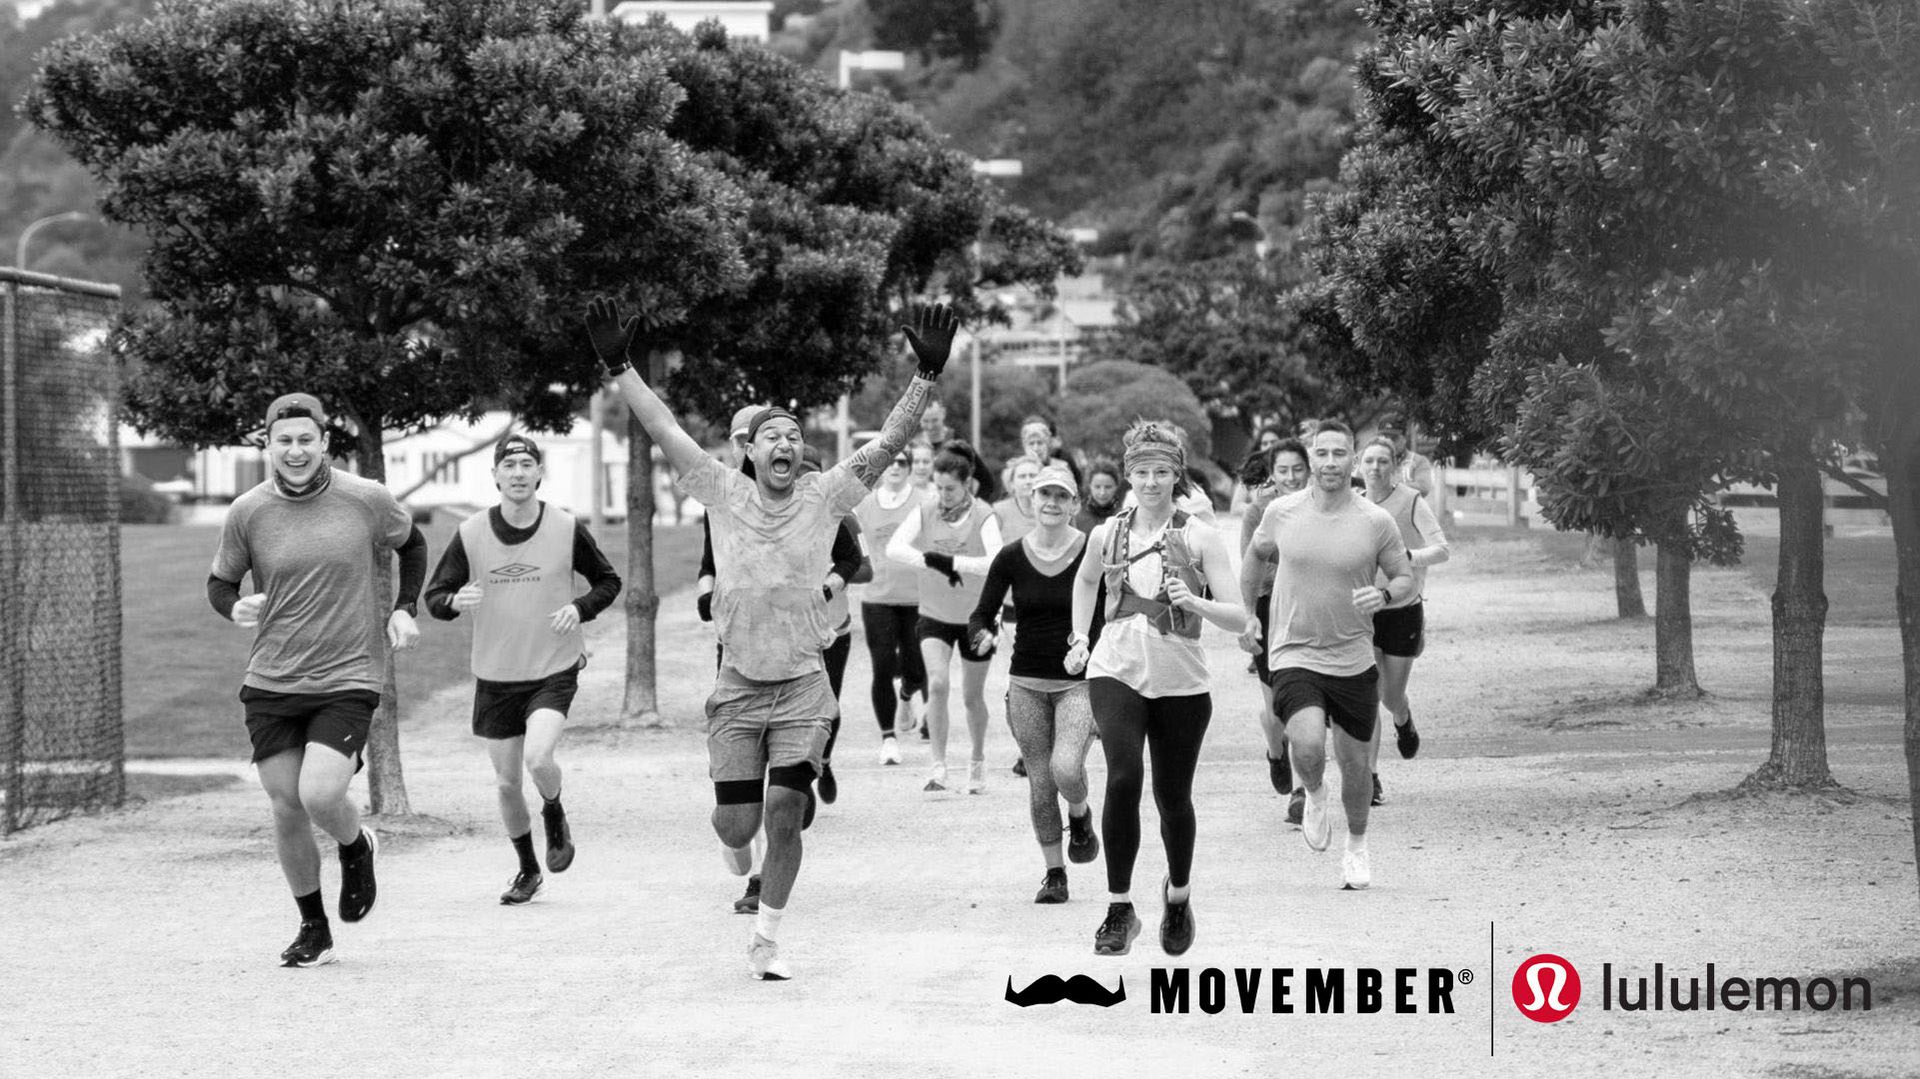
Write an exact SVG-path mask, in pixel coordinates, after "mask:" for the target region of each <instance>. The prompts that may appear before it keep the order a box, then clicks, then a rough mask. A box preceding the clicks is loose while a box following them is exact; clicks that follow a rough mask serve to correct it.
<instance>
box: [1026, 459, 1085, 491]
mask: <svg viewBox="0 0 1920 1079" xmlns="http://www.w3.org/2000/svg"><path fill="white" fill-rule="evenodd" d="M1042 487H1058V488H1059V489H1061V490H1062V491H1065V492H1067V494H1069V495H1071V496H1073V497H1074V498H1078V497H1080V485H1079V484H1076V483H1074V482H1073V473H1071V472H1068V471H1067V470H1066V469H1065V468H1063V467H1062V466H1060V465H1048V466H1047V467H1045V468H1043V469H1041V470H1040V474H1039V475H1038V476H1035V477H1034V478H1033V489H1034V491H1035V492H1036V493H1037V492H1039V490H1040V488H1042Z"/></svg>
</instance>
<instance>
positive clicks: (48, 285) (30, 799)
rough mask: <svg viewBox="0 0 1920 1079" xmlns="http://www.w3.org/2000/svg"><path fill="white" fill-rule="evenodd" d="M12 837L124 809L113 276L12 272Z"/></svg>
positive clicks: (1, 281)
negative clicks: (109, 281)
mask: <svg viewBox="0 0 1920 1079" xmlns="http://www.w3.org/2000/svg"><path fill="white" fill-rule="evenodd" d="M0 291H3V292H4V303H5V310H4V312H3V313H0V347H3V348H4V355H3V356H0V523H4V531H3V533H0V833H4V832H11V831H14V830H15V829H18V828H25V827H28V826H30V825H34V824H39V823H43V822H45V821H49V820H55V819H58V818H60V817H64V816H68V815H71V814H73V813H77V812H83V811H87V810H93V809H100V808H103V807H106V806H114V805H118V804H120V802H121V800H122V799H123V798H124V797H125V794H126V782H125V775H124V772H123V765H124V762H125V753H126V748H125V739H124V736H123V734H122V731H121V710H120V524H119V499H120V441H119V425H118V422H117V420H116V410H115V400H116V386H115V380H114V365H113V360H112V357H111V356H110V355H109V353H108V349H107V333H108V327H109V325H110V324H111V322H112V321H113V318H114V316H115V314H116V313H117V311H118V310H119V306H120V302H119V297H120V290H119V288H118V287H117V286H113V285H98V284H93V283H90V282H84V281H69V280H66V279H64V278H56V277H48V276H46V275H44V274H34V273H26V272H23V271H20V270H16V269H12V268H8V267H0Z"/></svg>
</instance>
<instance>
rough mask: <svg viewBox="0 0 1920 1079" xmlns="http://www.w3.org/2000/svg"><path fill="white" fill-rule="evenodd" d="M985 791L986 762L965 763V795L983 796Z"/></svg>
mask: <svg viewBox="0 0 1920 1079" xmlns="http://www.w3.org/2000/svg"><path fill="white" fill-rule="evenodd" d="M986 789H987V762H986V761H968V762H967V793H968V794H984V793H986Z"/></svg>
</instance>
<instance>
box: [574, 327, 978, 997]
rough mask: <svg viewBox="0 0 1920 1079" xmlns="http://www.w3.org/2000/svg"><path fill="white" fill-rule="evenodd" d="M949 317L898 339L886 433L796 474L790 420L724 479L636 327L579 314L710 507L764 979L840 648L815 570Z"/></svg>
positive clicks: (943, 339) (902, 418)
mask: <svg viewBox="0 0 1920 1079" xmlns="http://www.w3.org/2000/svg"><path fill="white" fill-rule="evenodd" d="M957 326H958V321H957V320H956V319H955V318H954V316H953V313H952V312H951V311H949V310H948V309H947V308H946V307H945V306H944V305H935V306H934V307H932V308H929V309H926V310H923V311H922V312H920V314H919V316H918V318H916V319H915V321H914V325H913V326H912V327H911V328H909V329H907V330H906V335H907V343H908V344H909V345H911V346H912V348H913V353H914V355H915V357H916V358H917V359H918V360H919V364H920V366H919V370H918V371H917V372H916V373H915V375H914V378H913V380H912V381H911V382H910V383H908V385H907V390H906V392H905V393H904V394H902V395H901V398H900V401H899V403H898V404H896V405H895V406H894V407H893V412H892V413H891V414H890V415H888V417H887V421H886V424H885V425H884V426H883V427H882V428H881V431H880V437H879V438H877V439H875V440H873V441H872V442H870V443H868V444H867V445H866V446H865V447H863V448H862V449H861V450H860V451H859V452H857V453H855V454H854V455H853V456H851V457H849V458H848V459H846V460H844V461H842V462H840V463H839V464H838V465H835V466H834V467H833V468H830V469H828V470H827V471H826V472H824V473H812V474H806V475H803V474H802V471H801V468H800V463H801V456H800V451H801V448H802V446H803V445H804V443H803V441H802V439H801V430H800V421H799V419H798V417H796V416H794V415H793V414H792V413H791V412H788V411H787V410H786V409H783V408H769V409H765V410H763V411H761V412H760V413H758V414H756V415H755V416H754V418H753V420H752V421H751V422H750V423H749V424H748V427H747V450H746V458H747V459H746V461H745V462H744V463H743V465H742V471H740V472H735V471H733V470H731V469H728V468H725V467H723V466H722V465H721V464H720V463H719V462H718V461H716V460H714V459H713V458H712V457H710V456H708V455H707V453H706V451H705V450H702V449H701V448H700V446H699V444H698V443H696V442H694V440H693V439H692V438H691V437H689V436H688V435H687V433H686V431H685V430H683V429H682V428H681V426H680V424H679V422H678V421H677V420H675V419H674V416H673V412H672V411H671V410H670V409H668V408H667V405H666V403H665V402H664V401H662V400H661V399H660V397H659V395H658V394H656V393H654V391H653V389H652V388H651V387H649V386H648V385H647V384H646V383H645V382H644V381H643V380H642V379H641V378H640V376H639V375H638V374H637V373H636V372H635V371H634V370H633V366H632V363H631V359H630V358H631V357H632V356H633V355H634V354H635V352H634V350H635V348H636V347H637V340H636V339H637V337H638V335H639V327H640V320H639V319H637V318H636V319H629V320H625V321H622V319H621V316H620V311H619V308H618V307H616V306H615V305H614V304H613V303H612V302H610V301H607V300H596V301H594V302H593V303H592V304H591V305H589V307H588V309H587V331H588V333H589V334H590V336H591V337H592V341H593V349H594V352H595V354H597V355H598V356H599V357H600V362H601V363H602V364H604V365H605V366H606V367H607V369H608V376H609V377H611V378H612V379H613V381H614V386H615V388H616V389H618V390H619V392H620V395H621V397H622V398H623V399H625V400H626V402H627V407H629V408H631V409H632V410H633V414H634V416H635V417H636V418H637V419H639V421H640V423H641V425H642V426H643V427H645V428H646V429H647V433H648V434H649V435H651V436H652V437H653V440H654V442H655V443H656V444H657V445H658V446H659V447H660V449H661V451H662V452H663V453H664V454H665V455H666V458H667V463H668V464H670V465H672V466H673V468H674V470H675V471H676V472H678V473H680V477H681V478H680V490H681V491H683V492H685V493H686V494H688V495H691V496H692V497H694V498H696V499H698V500H699V501H700V502H702V503H703V504H705V506H706V507H707V514H708V521H709V523H710V524H711V526H712V531H713V554H714V566H715V569H716V574H715V582H716V590H715V592H714V602H713V615H714V621H715V623H717V625H718V626H719V630H720V643H721V645H722V646H723V649H722V654H723V658H722V663H721V667H720V672H719V675H718V677H717V678H716V679H715V684H714V690H713V695H712V696H711V697H709V698H708V700H707V754H708V760H709V766H708V770H709V773H710V774H711V776H712V778H713V788H714V801H715V803H716V805H715V807H714V811H713V828H714V831H715V832H716V833H718V834H719V837H720V842H721V845H722V847H723V848H724V849H723V850H722V852H721V854H722V858H723V860H724V861H725V862H726V864H727V867H728V868H729V869H730V870H732V871H733V872H734V873H735V874H736V875H738V876H745V875H746V874H747V872H748V871H749V869H750V867H751V864H752V861H751V850H750V845H751V844H752V842H753V837H754V834H755V833H756V832H758V831H759V830H760V827H761V823H762V818H763V817H764V820H765V825H766V832H767V854H766V863H765V866H764V868H763V869H762V870H761V882H760V910H759V912H758V913H757V914H756V915H755V919H754V934H753V938H752V941H751V942H750V943H749V945H748V949H747V970H748V972H749V973H750V974H752V975H753V976H754V977H756V978H760V979H763V980H776V981H777V980H784V979H786V978H788V977H790V976H791V972H790V971H789V970H788V968H787V965H786V963H785V962H784V961H782V960H781V959H780V954H779V944H778V940H779V936H778V934H779V927H780V919H781V917H782V916H783V915H784V914H785V913H786V905H787V897H788V895H789V894H790V892H791V891H792V889H793V881H794V878H795V876H796V875H797V874H798V873H799V871H800V830H801V829H802V828H803V827H804V826H805V821H806V818H807V814H808V811H809V810H810V809H811V808H812V800H813V791H812V784H813V780H814V777H815V776H816V775H817V774H818V773H817V769H818V767H819V764H820V759H821V752H822V750H823V749H824V748H825V746H826V740H827V733H828V730H829V729H830V725H831V723H832V719H833V715H834V713H835V712H836V711H837V705H836V703H835V701H834V696H833V690H832V688H831V687H830V686H829V685H828V682H827V676H826V672H825V670H824V669H823V667H822V664H821V659H820V651H821V649H823V648H825V647H826V646H827V645H829V644H831V643H832V642H833V636H834V634H833V629H834V627H833V626H832V625H831V624H830V623H829V622H828V619H827V610H826V602H827V601H826V596H825V595H823V594H822V592H821V583H820V569H821V567H822V566H825V565H828V564H829V563H830V562H831V561H832V559H831V557H830V555H829V552H830V551H831V549H832V546H833V538H834V536H835V534H836V533H837V532H838V531H839V528H840V519H841V518H842V517H845V516H846V515H847V514H849V513H851V512H853V508H854V506H855V505H857V504H859V502H860V500H861V499H862V498H864V497H866V494H867V492H868V491H870V490H872V489H873V486H874V484H876V483H878V482H879V480H880V474H881V473H882V472H884V471H885V470H886V468H887V465H888V464H889V463H891V461H892V460H893V455H894V454H895V453H898V452H899V451H900V450H901V449H903V448H905V446H906V444H907V438H908V436H909V435H911V434H912V432H913V430H914V428H915V427H916V426H917V425H918V423H919V420H920V415H921V413H922V412H923V411H924V410H925V409H926V406H927V400H928V398H929V397H930V396H931V394H932V390H933V384H934V380H935V379H937V378H939V377H940V372H941V371H942V370H944V369H945V367H946V364H947V356H948V354H949V353H950V352H951V351H952V350H953V335H954V330H955V329H956V328H957Z"/></svg>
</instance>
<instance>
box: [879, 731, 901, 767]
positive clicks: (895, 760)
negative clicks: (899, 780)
mask: <svg viewBox="0 0 1920 1079" xmlns="http://www.w3.org/2000/svg"><path fill="white" fill-rule="evenodd" d="M880 763H881V764H899V763H900V740H899V739H898V738H895V737H894V736H893V735H891V734H889V735H887V736H886V737H885V738H882V739H880Z"/></svg>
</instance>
